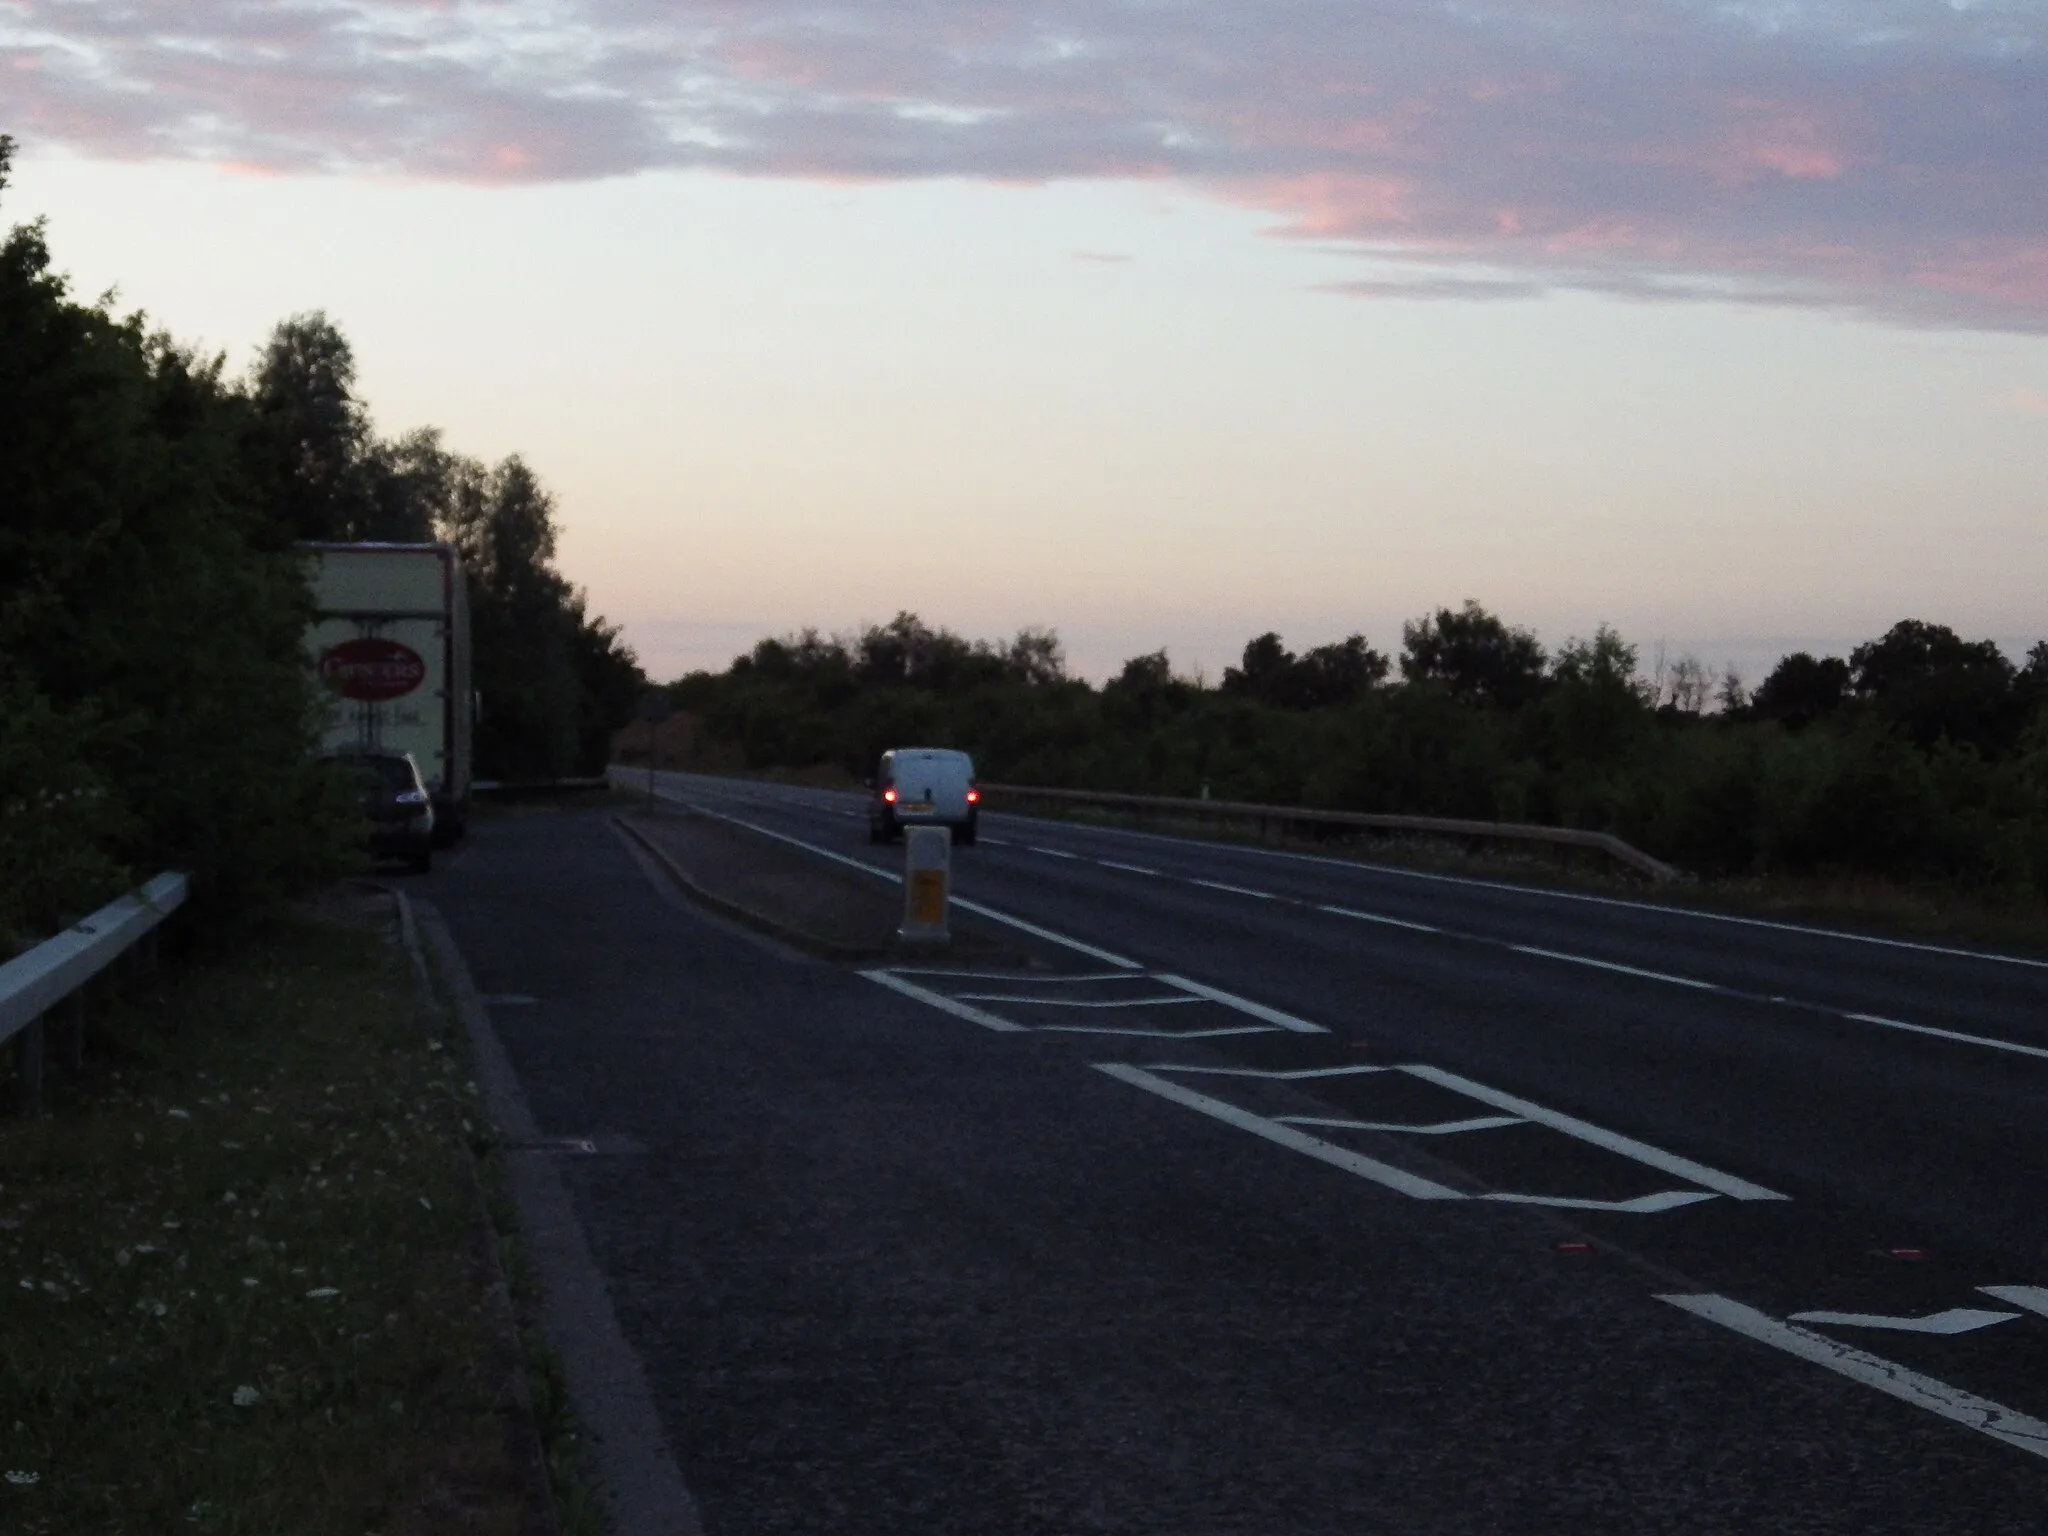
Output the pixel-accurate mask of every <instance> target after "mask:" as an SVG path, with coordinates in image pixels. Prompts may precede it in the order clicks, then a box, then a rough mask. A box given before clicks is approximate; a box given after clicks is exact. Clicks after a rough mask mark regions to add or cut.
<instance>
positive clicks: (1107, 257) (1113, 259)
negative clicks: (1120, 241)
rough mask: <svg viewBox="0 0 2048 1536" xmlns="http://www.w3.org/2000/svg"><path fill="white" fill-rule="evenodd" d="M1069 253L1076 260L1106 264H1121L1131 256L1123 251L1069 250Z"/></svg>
mask: <svg viewBox="0 0 2048 1536" xmlns="http://www.w3.org/2000/svg"><path fill="white" fill-rule="evenodd" d="M1067 254H1068V255H1069V256H1071V257H1073V258H1074V260H1076V261H1093V262H1100V263H1101V264H1102V265H1104V266H1112V267H1113V266H1121V265H1122V264H1123V263H1125V262H1127V261H1129V260H1130V259H1131V258H1130V256H1129V254H1128V253H1126V252H1123V251H1069V252H1067Z"/></svg>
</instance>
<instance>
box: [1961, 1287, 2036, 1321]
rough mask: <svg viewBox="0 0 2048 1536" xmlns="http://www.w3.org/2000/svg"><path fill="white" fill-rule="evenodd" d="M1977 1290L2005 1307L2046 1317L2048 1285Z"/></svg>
mask: <svg viewBox="0 0 2048 1536" xmlns="http://www.w3.org/2000/svg"><path fill="white" fill-rule="evenodd" d="M1977 1289H1978V1290H1980V1291H1982V1292H1983V1293H1984V1294H1985V1295H1986V1296H1989V1297H1992V1298H1993V1299H1995V1300H1998V1301H2002V1302H2004V1303H2005V1304H2006V1305H2007V1306H2012V1307H2025V1308H2026V1309H2027V1310H2028V1311H2029V1312H2038V1313H2040V1314H2041V1315H2042V1316H2043V1317H2048V1285H1980V1286H1978V1287H1977Z"/></svg>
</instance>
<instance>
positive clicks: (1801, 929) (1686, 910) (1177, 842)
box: [1010, 813, 2048, 970]
mask: <svg viewBox="0 0 2048 1536" xmlns="http://www.w3.org/2000/svg"><path fill="white" fill-rule="evenodd" d="M1010 814H1013V815H1014V814H1016V813H1010ZM1018 819H1020V820H1024V819H1028V818H1024V817H1022V816H1019V817H1018ZM1088 830H1089V831H1090V832H1092V833H1094V834H1096V835H1097V836H1102V837H1122V838H1129V839H1131V840H1133V841H1136V842H1146V843H1170V844H1172V845H1174V846H1176V847H1180V848H1189V847H1194V848H1200V849H1203V850H1205V851H1208V852H1210V853H1223V854H1235V855H1241V856H1243V857H1246V858H1258V859H1280V860H1285V861H1288V862H1291V863H1296V864H1320V865H1323V866H1325V867H1326V868H1330V869H1341V870H1348V871H1350V872H1351V873H1353V874H1357V873H1360V872H1361V871H1363V872H1366V873H1370V874H1375V875H1388V876H1392V877H1394V878H1396V879H1401V880H1420V881H1425V882H1427V883H1430V884H1434V885H1466V886H1471V887H1473V888H1474V889H1477V890H1482V891H1502V892H1505V893H1506V894H1507V895H1510V896H1521V897H1524V898H1533V899H1536V900H1539V901H1573V902H1580V903H1583V904H1585V905H1588V906H1595V907H1620V908H1622V909H1623V910H1625V911H1630V912H1654V913H1656V914H1657V915H1658V916H1660V917H1683V918H1689V919H1691V920H1693V921H1695V922H1702V923H1728V924H1731V925H1733V926H1735V927H1738V928H1767V929H1772V930H1774V931H1776V932H1778V933H1799V934H1805V935H1807V936H1808V937H1811V938H1817V939H1839V940H1840V941H1842V942H1843V943H1845V944H1870V945H1875V946H1877V947H1878V948H1881V949H1906V950H1914V951H1917V952H1918V953H1920V954H1927V955H1949V956H1953V957H1954V958H1956V959H1959V960H1983V961H1986V962H1988V963H1991V964H1994V965H2019V966H2026V967H2028V968H2029V969H2032V970H2048V960H2033V959H2028V958H2026V957H2025V956H2021V955H2003V954H1999V953H1996V952H1995V951H1991V950H1980V949H1959V948H1957V947H1955V946H1954V945H1950V944H1927V943H1923V942H1921V941H1919V940H1916V939H1885V938H1879V937H1877V936H1876V935H1874V934H1868V933H1848V932H1845V931H1844V930H1842V929H1839V928H1817V927H1814V926H1812V925H1811V924H1807V923H1785V922H1779V921H1777V920H1775V919H1773V918H1768V917H1741V916H1738V915H1736V914H1735V913H1732V912H1705V911H1701V910H1700V909H1699V908H1697V907H1674V906H1670V905H1668V904H1666V903H1663V902H1656V901H1630V900H1627V899H1626V898H1624V897H1620V896H1592V895H1588V894H1586V893H1585V892H1582V891H1558V890H1549V889H1545V888H1544V887H1542V886H1530V885H1514V884H1511V883H1510V882H1508V881H1506V880H1481V879H1478V878H1477V877H1475V876H1472V875H1443V874H1437V873H1435V872H1434V871H1431V870H1423V869H1403V868H1401V867H1400V866H1399V865H1395V864H1374V863H1371V862H1369V861H1368V860H1365V859H1337V858H1332V857H1330V856H1329V855H1328V854H1323V853H1295V852H1292V851H1291V850H1288V849H1284V848H1248V847H1245V846H1243V845H1241V844H1236V843H1216V842H1211V841H1209V840H1208V839H1205V838H1196V837H1176V836H1174V835H1173V834H1171V833H1166V832H1138V831H1134V830H1132V829H1130V828H1128V827H1090V828H1089V829H1088Z"/></svg>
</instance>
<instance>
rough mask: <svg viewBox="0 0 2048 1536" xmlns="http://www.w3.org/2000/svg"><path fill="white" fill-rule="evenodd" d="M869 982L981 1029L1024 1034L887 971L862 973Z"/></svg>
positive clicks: (1018, 1026) (1018, 1027)
mask: <svg viewBox="0 0 2048 1536" xmlns="http://www.w3.org/2000/svg"><path fill="white" fill-rule="evenodd" d="M861 975H863V976H865V977H867V979H868V980H869V981H877V982H880V983H881V984H882V985H883V986H885V987H890V988H893V989H894V990H895V991H898V992H901V993H902V994H903V995H904V996H905V997H914V998H916V999H917V1000H918V1001H919V1002H920V1003H928V1004H929V1005H930V1006H932V1007H934V1008H936V1009H938V1010H939V1011H940V1012H942V1013H950V1014H952V1015H953V1017H954V1018H956V1019H965V1020H966V1021H967V1022H968V1023H970V1024H979V1025H980V1026H981V1027H982V1028H983V1029H992V1030H995V1031H996V1032H997V1033H998V1034H1005V1035H1021V1034H1023V1033H1025V1027H1024V1026H1023V1025H1022V1024H1012V1023H1011V1022H1010V1021H1009V1020H1008V1019H999V1018H997V1017H996V1016H995V1015H994V1014H992V1013H983V1012H982V1011H981V1010H980V1009H979V1008H970V1007H968V1006H967V1004H965V1003H956V1002H954V1001H953V999H952V998H950V997H947V996H946V995H945V994H944V993H942V992H928V991H926V990H925V989H924V988H923V987H920V986H918V985H917V984H916V983H914V982H908V981H905V980H904V979H903V978H902V977H901V976H892V975H890V974H889V973H888V972H887V971H862V972H861Z"/></svg>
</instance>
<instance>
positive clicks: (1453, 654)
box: [1401, 598, 1544, 709]
mask: <svg viewBox="0 0 2048 1536" xmlns="http://www.w3.org/2000/svg"><path fill="white" fill-rule="evenodd" d="M1401 649H1402V654H1401V675H1402V676H1403V677H1404V678H1406V679H1407V680H1408V681H1409V682H1411V683H1428V684H1434V685H1436V686H1438V687H1441V688H1443V689H1444V690H1445V691H1447V692H1448V693H1450V694H1451V695H1452V696H1453V697H1454V698H1460V699H1466V700H1469V701H1471V702H1473V703H1479V704H1491V705H1493V706H1494V707H1496V708H1499V709H1518V708H1520V707H1521V706H1522V705H1524V704H1526V703H1528V702H1529V701H1530V700H1532V699H1534V698H1536V697H1537V695H1538V694H1540V693H1541V692H1542V691H1543V683H1544V672H1543V663H1544V656H1543V647H1542V646H1541V645H1539V644H1537V642H1536V637H1535V636H1534V635H1533V634H1531V633H1530V632H1529V631H1528V630H1526V629H1510V628H1509V627H1508V626H1507V625H1506V624H1504V623H1502V622H1501V621H1500V620H1499V619H1497V618H1495V617H1494V616H1493V615H1492V614H1490V613H1488V612H1487V611H1486V610H1485V609H1484V608H1482V607H1480V606H1479V604H1477V603H1475V602H1473V601H1471V600H1470V599H1469V598H1468V599H1467V600H1466V603H1465V606H1464V607H1463V608H1462V609H1460V610H1459V611H1458V612H1456V613H1453V612H1452V611H1451V610H1450V609H1448V608H1439V609H1438V610H1437V611H1436V613H1435V614H1433V615H1431V616H1429V617H1427V618H1421V619H1417V620H1415V621H1414V622H1413V623H1409V624H1404V625H1402V626H1401Z"/></svg>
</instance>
